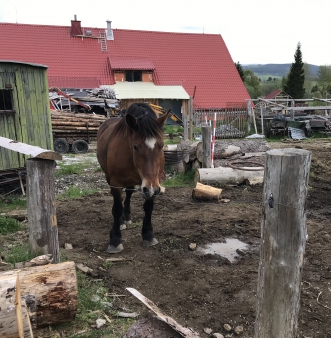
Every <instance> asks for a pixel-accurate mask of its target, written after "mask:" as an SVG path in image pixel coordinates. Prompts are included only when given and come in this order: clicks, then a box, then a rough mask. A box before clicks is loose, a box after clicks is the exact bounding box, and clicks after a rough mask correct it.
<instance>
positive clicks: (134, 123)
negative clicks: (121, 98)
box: [125, 114, 138, 129]
mask: <svg viewBox="0 0 331 338" xmlns="http://www.w3.org/2000/svg"><path fill="white" fill-rule="evenodd" d="M125 122H126V123H127V125H128V126H129V127H130V128H132V129H136V127H137V125H138V121H137V119H136V118H135V117H134V116H132V115H130V114H127V115H125Z"/></svg>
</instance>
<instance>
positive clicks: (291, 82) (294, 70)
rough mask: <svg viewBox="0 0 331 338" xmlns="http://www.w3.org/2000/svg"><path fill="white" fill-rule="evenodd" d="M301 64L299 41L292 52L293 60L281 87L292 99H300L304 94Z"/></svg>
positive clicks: (303, 75)
mask: <svg viewBox="0 0 331 338" xmlns="http://www.w3.org/2000/svg"><path fill="white" fill-rule="evenodd" d="M303 66H304V63H303V62H302V52H301V44H300V42H299V43H298V45H297V49H296V51H295V54H294V62H293V63H292V65H291V68H290V71H289V73H288V76H287V80H286V82H285V84H284V88H283V89H284V91H285V92H286V93H287V94H289V95H290V96H292V97H293V98H294V99H302V98H303V97H304V96H305V87H304V83H305V72H304V69H303Z"/></svg>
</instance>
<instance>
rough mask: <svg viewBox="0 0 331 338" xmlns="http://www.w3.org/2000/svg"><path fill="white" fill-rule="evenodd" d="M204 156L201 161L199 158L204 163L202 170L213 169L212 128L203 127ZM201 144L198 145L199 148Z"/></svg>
mask: <svg viewBox="0 0 331 338" xmlns="http://www.w3.org/2000/svg"><path fill="white" fill-rule="evenodd" d="M201 131H202V154H201V159H200V158H199V157H198V156H197V159H198V160H199V162H201V163H202V168H210V167H211V148H210V135H211V128H210V127H202V128H201ZM199 144H201V143H198V146H199ZM197 148H198V147H197Z"/></svg>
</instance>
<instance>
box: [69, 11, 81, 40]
mask: <svg viewBox="0 0 331 338" xmlns="http://www.w3.org/2000/svg"><path fill="white" fill-rule="evenodd" d="M70 35H71V36H75V35H83V31H82V27H81V25H80V21H77V15H76V14H75V16H74V20H71V30H70Z"/></svg>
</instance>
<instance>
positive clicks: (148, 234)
mask: <svg viewBox="0 0 331 338" xmlns="http://www.w3.org/2000/svg"><path fill="white" fill-rule="evenodd" d="M153 208H154V197H152V198H149V199H147V200H146V201H145V202H144V211H145V217H144V220H143V227H142V231H141V235H142V237H143V246H144V247H147V246H152V245H156V244H158V243H159V242H158V240H157V239H156V238H155V237H154V234H153V226H152V212H153Z"/></svg>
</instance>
